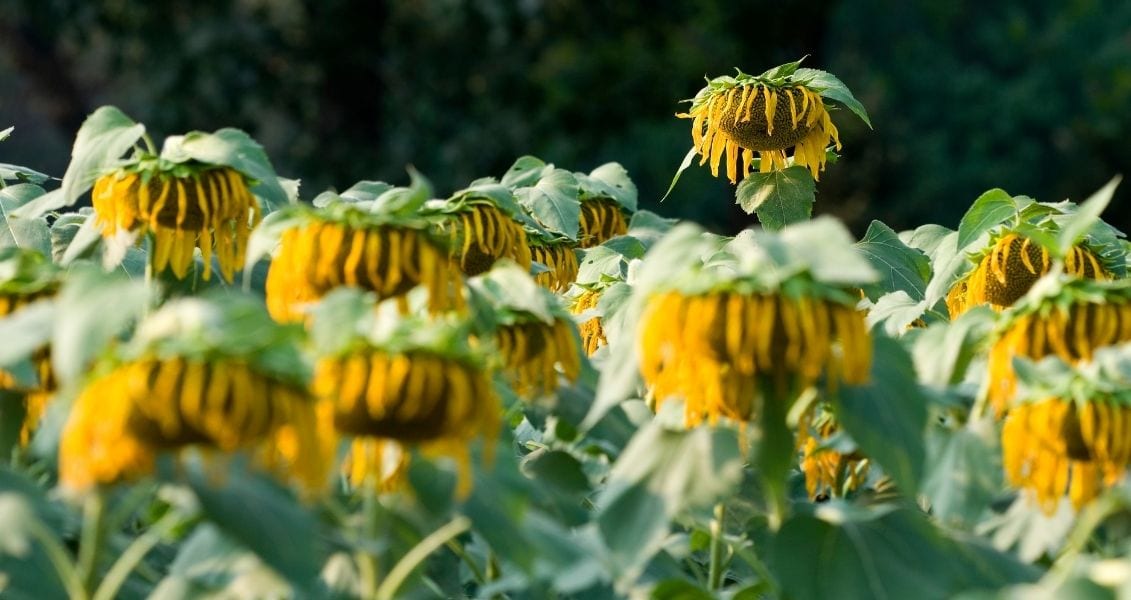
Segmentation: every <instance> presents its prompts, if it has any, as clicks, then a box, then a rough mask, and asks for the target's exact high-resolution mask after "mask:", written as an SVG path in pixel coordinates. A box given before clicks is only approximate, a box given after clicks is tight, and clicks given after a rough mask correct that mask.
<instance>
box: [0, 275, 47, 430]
mask: <svg viewBox="0 0 1131 600" xmlns="http://www.w3.org/2000/svg"><path fill="white" fill-rule="evenodd" d="M52 294H54V287H53V286H52V287H50V288H47V289H45V290H42V291H39V292H34V293H29V294H0V318H3V317H6V316H8V315H11V314H12V313H14V312H16V311H17V310H19V309H20V308H23V307H24V306H27V305H28V304H31V303H32V302H35V301H36V300H38V299H40V298H43V297H46V296H50V295H52ZM31 359H32V362H33V363H34V366H35V371H36V375H37V379H38V381H37V384H36V385H35V386H32V387H31V388H27V387H25V386H22V385H20V384H19V383H18V382H17V381H16V380H15V378H14V377H12V374H11V373H9V372H7V371H5V370H3V369H0V390H5V391H11V392H17V393H22V394H23V396H24V398H23V402H24V423H23V426H22V427H21V428H20V445H22V446H26V445H27V443H28V441H29V440H30V439H31V434H32V432H34V431H35V428H36V427H37V426H38V425H39V420H40V418H42V417H43V411H44V410H46V409H47V402H48V401H49V400H50V399H51V397H52V396H53V395H54V394H55V387H56V382H55V373H54V371H53V370H52V369H51V352H50V350H49V349H48V348H41V349H39V350H37V351H36V352H35V354H33V355H32V357H31Z"/></svg>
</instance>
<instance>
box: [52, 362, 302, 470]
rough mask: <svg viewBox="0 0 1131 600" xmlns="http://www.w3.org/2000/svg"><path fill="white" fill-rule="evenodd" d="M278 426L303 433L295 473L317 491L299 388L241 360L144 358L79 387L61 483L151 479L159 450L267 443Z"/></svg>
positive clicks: (227, 448)
mask: <svg viewBox="0 0 1131 600" xmlns="http://www.w3.org/2000/svg"><path fill="white" fill-rule="evenodd" d="M284 425H287V426H289V427H291V428H293V429H295V430H297V431H299V432H301V435H300V436H299V439H300V441H301V442H302V444H303V446H304V450H303V454H304V459H303V460H302V461H301V462H300V463H298V464H296V465H292V473H293V474H294V475H295V476H297V477H298V478H300V479H302V480H304V481H305V482H307V483H310V484H312V485H317V484H318V482H319V481H320V480H321V469H322V465H321V463H322V461H321V460H319V452H318V445H317V440H316V434H315V417H314V410H313V402H311V400H310V398H309V396H308V394H307V392H306V391H305V389H304V388H303V387H301V386H298V385H295V384H294V383H292V382H288V381H283V380H280V379H279V378H277V377H276V376H274V375H271V374H268V373H265V372H263V371H262V370H260V369H259V368H257V367H256V366H255V365H254V364H251V363H249V362H247V361H245V360H243V359H241V358H237V357H224V356H217V357H214V358H210V359H202V358H198V357H190V356H177V355H173V356H164V357H162V356H156V355H151V356H144V357H140V358H137V359H134V360H129V361H126V362H123V363H121V364H119V365H117V366H115V367H113V368H112V369H110V370H108V371H107V372H105V373H102V374H101V375H99V376H97V377H95V378H94V379H93V380H92V381H91V382H89V383H88V384H87V385H86V387H85V388H84V389H83V390H82V392H81V393H80V395H79V397H78V399H77V400H76V401H75V405H74V408H73V409H72V413H71V416H70V418H69V419H68V421H67V425H66V427H65V429H64V432H63V438H62V442H61V445H60V449H59V473H60V479H61V481H62V483H63V485H65V486H67V487H69V488H72V489H78V490H82V489H87V488H89V487H91V486H94V485H97V484H109V483H114V482H117V481H122V480H128V479H133V478H136V477H139V476H142V475H144V474H146V473H148V472H150V471H151V470H152V469H153V460H154V455H155V454H156V453H157V452H163V451H168V452H175V451H177V450H180V449H182V448H186V447H189V446H198V447H202V448H207V449H215V450H218V451H220V452H225V453H226V452H231V451H234V450H237V449H250V448H257V447H261V446H272V445H273V444H274V443H275V434H276V433H277V432H278V430H279V429H280V428H281V427H283V426H284ZM267 451H268V452H270V451H271V448H270V447H268V448H267Z"/></svg>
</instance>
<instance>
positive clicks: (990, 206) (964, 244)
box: [957, 188, 1017, 250]
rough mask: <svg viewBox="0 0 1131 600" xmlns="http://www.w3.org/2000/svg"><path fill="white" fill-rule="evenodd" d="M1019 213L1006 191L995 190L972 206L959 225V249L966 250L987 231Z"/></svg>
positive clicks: (985, 194)
mask: <svg viewBox="0 0 1131 600" xmlns="http://www.w3.org/2000/svg"><path fill="white" fill-rule="evenodd" d="M1016 213H1017V203H1016V202H1014V200H1013V196H1010V195H1009V194H1008V193H1007V192H1006V191H1005V190H1002V189H998V188H994V189H992V190H990V191H988V192H986V193H984V194H982V195H981V196H978V199H977V200H975V201H974V203H973V204H971V205H970V208H969V209H967V211H966V214H964V215H962V221H960V222H959V224H958V242H957V247H958V249H960V250H964V249H966V248H968V247H969V246H970V244H972V243H973V242H974V241H975V240H977V239H978V238H979V237H981V236H982V234H984V233H986V232H987V231H989V230H991V229H993V228H994V227H997V226H998V225H999V224H1001V222H1002V221H1004V220H1006V219H1008V218H1009V217H1012V216H1013V215H1014V214H1016Z"/></svg>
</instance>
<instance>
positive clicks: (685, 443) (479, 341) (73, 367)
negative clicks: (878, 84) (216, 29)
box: [0, 61, 1131, 600]
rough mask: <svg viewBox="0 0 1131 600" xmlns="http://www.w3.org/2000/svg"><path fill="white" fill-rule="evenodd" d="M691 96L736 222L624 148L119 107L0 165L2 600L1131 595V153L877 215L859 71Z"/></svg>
mask: <svg viewBox="0 0 1131 600" xmlns="http://www.w3.org/2000/svg"><path fill="white" fill-rule="evenodd" d="M673 106H675V101H674V99H673ZM684 106H685V110H686V112H680V113H678V114H676V115H675V117H677V118H681V119H686V120H687V121H689V122H690V125H691V135H690V140H689V141H690V143H691V144H690V145H691V148H690V150H689V151H688V152H687V155H686V157H685V159H684V160H683V162H682V164H680V165H679V167H678V169H677V170H676V172H675V174H674V177H673V180H672V182H671V186H670V187H669V189H668V195H673V194H676V195H678V194H679V193H680V188H679V185H678V180H679V176H680V174H681V173H682V172H684V171H685V170H687V169H709V171H710V172H711V174H712V175H714V176H716V177H725V178H726V179H728V180H729V181H730V182H731V183H733V184H736V188H735V201H736V202H737V203H738V204H739V205H740V206H741V207H742V208H743V209H744V210H745V212H747V213H748V214H750V215H751V218H750V223H749V224H750V227H749V228H747V229H745V230H743V231H742V232H741V233H739V234H738V235H736V236H733V237H725V236H719V235H715V234H713V233H710V232H708V231H706V230H705V229H703V228H702V227H700V226H698V225H696V224H695V223H690V222H677V221H675V220H672V219H667V218H664V217H663V216H661V215H659V214H656V213H653V212H649V211H646V210H638V207H637V201H638V197H637V196H638V194H637V188H636V185H635V184H634V183H633V180H632V179H631V178H630V176H629V173H628V172H626V170H625V169H624V168H623V167H622V166H621V165H620V164H618V163H616V162H611V163H607V164H604V165H601V166H599V167H598V168H596V169H594V170H592V171H591V172H589V173H583V172H574V171H571V170H570V169H569V168H562V167H559V166H557V165H554V164H550V163H548V162H546V161H544V160H542V159H540V158H537V157H534V156H522V157H520V158H518V159H517V160H516V161H515V162H514V164H513V166H511V167H510V168H509V169H508V170H507V171H506V172H504V173H501V174H499V173H487V174H484V176H483V177H482V178H480V179H476V180H474V181H470V182H467V184H466V187H464V188H463V189H460V190H457V191H454V192H452V193H450V194H447V195H446V196H445V194H443V193H437V191H436V190H434V189H433V187H432V185H431V184H430V182H429V180H428V179H427V177H426V176H425V175H423V174H421V173H419V172H417V171H416V170H415V169H413V168H412V167H409V168H408V169H407V170H408V173H407V177H406V180H405V181H402V182H400V183H402V184H406V185H393V184H390V183H385V182H381V181H359V182H357V183H355V184H353V185H351V186H350V187H348V188H346V189H344V190H342V191H338V190H336V189H335V190H327V191H322V192H321V193H308V191H307V190H305V189H303V188H301V186H300V182H299V181H298V180H294V179H288V178H284V177H280V176H279V175H277V174H276V172H275V171H274V169H273V168H272V166H271V162H270V160H269V158H268V156H267V155H266V153H265V152H264V150H263V148H262V147H261V146H260V145H259V144H258V143H256V142H255V141H254V140H253V139H251V137H249V136H248V135H247V134H246V133H244V132H243V131H240V130H237V129H220V130H218V131H215V132H212V133H206V132H200V131H193V132H189V133H186V134H183V135H172V136H169V137H167V138H165V139H164V141H163V143H162V144H161V145H160V146H158V145H157V144H156V143H155V142H154V140H153V138H152V137H151V136H150V134H149V132H148V131H147V129H146V127H145V125H144V124H142V123H138V122H135V121H134V120H133V119H131V118H130V117H129V116H127V115H126V114H124V113H123V112H122V111H120V110H118V109H117V108H114V107H110V106H104V107H102V108H99V109H98V110H96V111H94V112H93V113H92V114H90V115H89V116H88V117H87V119H86V121H85V122H84V123H83V124H82V127H81V128H80V129H79V130H78V132H77V135H76V137H75V140H74V146H73V151H72V156H71V161H70V164H69V166H68V168H67V169H66V172H65V173H64V174H62V177H61V178H56V177H52V176H50V175H47V174H44V173H40V172H38V171H36V170H34V169H30V168H26V167H22V166H16V165H9V164H0V218H2V226H0V598H4V599H16V600H22V599H29V600H32V599H34V600H39V599H51V598H78V599H87V600H110V599H113V598H148V597H153V598H378V599H392V598H421V599H423V598H509V599H526V598H531V599H537V598H579V599H588V598H595V599H601V598H654V599H664V600H676V599H688V600H694V599H700V598H704V599H709V598H723V599H734V600H739V599H741V600H749V599H756V598H790V599H797V600H807V599H817V598H832V597H835V598H952V597H962V598H969V599H975V598H1017V597H1025V598H1028V597H1047V598H1068V597H1072V598H1075V597H1081V598H1122V597H1131V535H1129V534H1131V486H1129V485H1128V483H1127V481H1126V477H1125V475H1126V472H1127V469H1128V465H1129V463H1131V279H1128V278H1127V271H1128V266H1129V265H1131V259H1129V258H1128V257H1129V250H1131V245H1129V244H1128V242H1127V241H1126V240H1125V239H1123V238H1124V235H1123V233H1121V232H1120V231H1119V230H1118V229H1117V228H1116V227H1114V226H1112V225H1111V224H1108V223H1106V222H1105V221H1104V220H1103V219H1102V213H1103V211H1104V209H1105V207H1106V206H1107V205H1108V204H1109V203H1110V201H1111V199H1112V197H1113V193H1114V190H1115V188H1116V186H1117V185H1118V183H1119V180H1118V177H1117V178H1115V179H1113V180H1112V181H1111V182H1110V183H1109V184H1108V185H1106V186H1104V187H1103V188H1102V189H1100V190H1098V191H1095V192H1094V193H1091V195H1090V196H1088V197H1086V198H1083V199H1082V200H1081V201H1079V202H1074V201H1071V200H1055V199H1054V200H1052V201H1050V200H1047V199H1046V200H1037V199H1034V198H1031V197H1028V196H1023V195H1017V196H1015V195H1012V194H1010V193H1009V192H1006V191H1004V190H1001V189H992V190H989V191H986V192H985V193H984V194H982V195H981V196H980V197H978V198H976V199H955V201H956V202H963V203H968V204H969V208H968V210H967V211H966V214H965V216H964V217H963V218H962V220H961V222H960V223H959V226H958V228H957V230H951V229H948V228H946V227H943V226H941V225H938V224H933V223H925V224H922V225H921V226H919V227H917V228H916V229H913V230H909V231H898V232H897V231H895V230H893V229H892V228H890V227H888V226H887V225H885V224H884V223H882V222H879V221H873V222H872V223H871V225H870V226H869V227H868V229H867V231H866V232H865V234H864V236H863V237H862V238H861V239H859V240H857V239H854V237H853V235H852V233H851V232H850V231H849V230H848V228H847V227H846V226H845V225H844V224H842V223H841V222H840V221H838V220H836V219H834V218H831V217H817V218H812V214H813V205H814V202H815V201H816V198H817V190H818V187H819V180H820V177H821V175H822V173H824V172H825V171H826V169H836V168H842V167H847V164H848V163H850V162H851V152H850V149H844V150H843V152H844V157H843V158H842V157H841V152H842V147H841V142H840V139H839V136H838V130H837V123H838V122H842V123H843V122H844V120H847V119H860V120H861V121H863V122H864V123H865V124H866V125H868V126H871V122H870V120H869V115H868V113H867V111H866V109H865V107H864V106H863V105H862V104H861V103H860V102H859V101H858V100H857V99H856V98H855V97H854V96H853V94H852V92H851V91H850V90H849V88H848V87H847V86H846V85H845V84H844V83H843V82H841V81H840V80H839V79H838V78H837V77H835V76H834V75H832V74H830V73H828V72H825V71H822V70H818V69H813V68H807V67H802V66H801V61H798V62H794V63H788V64H785V65H780V66H778V67H775V68H772V69H770V70H768V71H765V72H763V73H761V74H760V75H751V74H747V73H744V72H742V71H738V72H737V73H736V74H735V75H734V76H722V77H717V78H714V79H710V80H708V81H707V83H706V85H705V87H703V88H702V89H701V90H699V91H698V93H696V94H695V95H694V96H693V98H691V99H690V100H687V101H686V104H685V105H684ZM5 138H10V139H5ZM0 141H3V144H18V143H19V136H18V132H13V130H12V129H8V130H6V131H3V132H0ZM2 148H3V145H0V149H2ZM838 162H844V163H846V164H845V165H838ZM1035 192H1039V190H1036V191H1035ZM1085 192H1091V190H1085ZM822 201H825V202H835V198H822Z"/></svg>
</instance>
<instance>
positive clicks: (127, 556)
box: [92, 512, 180, 600]
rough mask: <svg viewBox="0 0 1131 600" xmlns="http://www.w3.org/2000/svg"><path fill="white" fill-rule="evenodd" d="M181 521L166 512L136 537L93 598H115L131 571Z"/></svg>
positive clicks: (107, 573)
mask: <svg viewBox="0 0 1131 600" xmlns="http://www.w3.org/2000/svg"><path fill="white" fill-rule="evenodd" d="M179 523H180V519H179V518H178V516H177V515H176V513H174V512H169V513H166V514H165V516H163V517H161V519H160V520H159V521H157V523H155V524H154V525H153V526H152V527H150V528H149V530H148V531H146V532H145V533H144V534H142V535H141V536H139V537H138V538H137V539H135V540H134V541H133V543H131V544H130V545H129V546H128V547H126V549H125V551H123V552H122V555H121V556H120V557H118V560H117V561H115V562H114V564H113V565H112V566H111V567H110V570H109V571H107V572H106V577H104V578H103V579H102V583H101V584H99V586H98V589H97V590H95V592H94V595H93V596H92V600H113V599H114V598H115V597H117V594H118V590H119V589H121V587H122V584H123V583H125V582H126V579H127V578H128V577H129V575H130V572H131V571H133V570H134V568H135V567H137V565H138V563H140V562H141V560H142V559H144V558H145V555H146V554H148V553H149V551H150V550H152V549H153V548H154V547H155V546H157V544H159V543H161V540H162V539H163V538H164V537H165V536H166V535H168V533H169V532H171V531H172V530H173V528H174V527H176V526H177V525H178V524H179Z"/></svg>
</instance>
